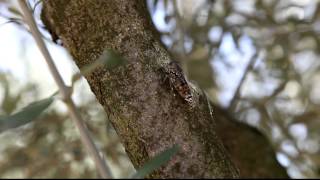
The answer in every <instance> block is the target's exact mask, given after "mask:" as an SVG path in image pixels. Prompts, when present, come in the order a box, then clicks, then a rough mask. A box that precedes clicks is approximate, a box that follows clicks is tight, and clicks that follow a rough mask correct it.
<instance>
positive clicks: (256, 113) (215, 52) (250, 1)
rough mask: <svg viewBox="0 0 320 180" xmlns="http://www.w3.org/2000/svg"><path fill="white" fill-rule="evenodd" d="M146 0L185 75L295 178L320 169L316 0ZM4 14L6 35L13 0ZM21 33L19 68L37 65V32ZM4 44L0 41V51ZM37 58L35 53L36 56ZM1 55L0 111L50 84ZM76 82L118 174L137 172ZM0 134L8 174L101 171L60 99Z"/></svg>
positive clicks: (3, 172)
mask: <svg viewBox="0 0 320 180" xmlns="http://www.w3.org/2000/svg"><path fill="white" fill-rule="evenodd" d="M29 2H30V5H31V7H35V5H37V6H36V8H34V9H35V11H34V14H35V17H36V18H37V22H38V23H39V26H40V27H43V25H42V23H41V20H40V18H39V14H40V11H41V3H37V2H38V1H36V0H30V1H29ZM147 2H148V6H149V10H150V14H151V16H152V18H153V21H154V24H155V26H156V27H157V29H158V30H159V31H160V33H161V38H162V41H163V43H164V44H165V45H166V47H167V48H168V50H169V51H170V52H171V53H172V54H173V57H174V58H175V60H178V61H179V62H180V63H181V65H182V67H183V69H184V70H185V72H186V74H187V76H188V79H189V80H190V81H191V82H193V83H195V84H196V85H198V86H200V87H201V88H202V89H204V90H205V91H206V93H207V94H208V97H209V98H210V99H211V100H212V102H214V103H215V104H216V105H218V106H221V107H223V108H225V109H227V110H228V111H229V112H230V114H233V116H234V117H235V119H238V120H239V121H241V122H244V123H247V124H249V125H251V126H254V127H256V128H257V129H259V130H260V131H261V132H263V133H264V134H265V135H266V137H268V139H269V141H270V142H271V144H272V146H273V148H274V151H275V152H277V159H278V161H279V162H280V164H281V165H282V166H284V167H286V168H287V170H288V174H289V175H290V176H291V177H293V178H302V177H309V178H314V177H320V134H319V130H318V129H319V128H320V121H319V115H320V111H319V109H318V107H319V104H320V85H319V83H317V82H319V81H320V71H319V70H320V67H319V66H320V62H319V49H320V39H319V33H320V6H319V1H317V0H304V1H300V0H281V1H277V0H238V1H231V0H176V1H171V0H170V1H169V0H148V1H147ZM0 16H1V17H0V18H1V19H0V20H1V26H0V36H2V35H1V32H3V31H1V28H2V29H5V28H7V27H8V26H12V28H16V29H24V25H23V24H22V23H21V20H20V19H21V16H20V13H19V10H18V8H17V5H16V3H15V1H6V0H0ZM7 22H10V23H7ZM42 32H43V35H44V37H45V38H46V39H48V45H50V46H52V48H60V47H59V46H56V45H53V44H52V43H51V42H50V36H48V33H47V32H46V31H45V29H42ZM17 33H18V34H19V40H20V43H19V46H14V47H12V48H16V52H17V53H20V54H21V57H20V64H23V65H24V66H23V68H25V69H28V68H29V71H31V70H30V69H32V68H30V67H32V65H30V64H32V63H35V62H34V61H35V60H34V59H33V60H32V61H31V60H28V61H27V59H30V57H29V58H28V53H27V52H24V51H29V50H30V49H29V48H27V46H29V44H31V43H33V41H32V40H31V39H28V38H26V37H27V36H29V34H28V33H26V31H25V30H23V31H18V32H17ZM21 34H22V35H21ZM17 36H18V35H17ZM21 49H22V50H21ZM53 52H56V50H53ZM5 53H6V52H5V51H2V50H1V49H0V54H5ZM59 53H60V54H63V56H65V57H67V58H65V59H62V60H61V59H59V60H57V62H56V63H61V64H63V65H64V66H60V67H63V68H65V69H71V70H69V71H70V72H71V73H69V71H68V70H66V71H68V73H62V74H63V75H64V76H65V78H66V79H67V81H68V80H70V79H71V78H70V74H71V75H72V74H74V73H76V72H77V70H76V66H75V65H74V64H73V63H71V60H70V58H68V56H67V55H65V52H60V51H59ZM61 56H62V55H61ZM0 57H2V56H0ZM5 57H9V58H10V56H5ZM41 58H42V57H40V55H38V57H37V59H41ZM54 59H57V58H55V57H54ZM4 61H10V59H4V58H1V61H0V62H1V63H0V84H1V86H0V104H1V106H0V115H9V114H12V113H14V112H16V111H18V110H19V109H21V108H22V107H24V106H25V105H27V104H28V103H30V102H33V101H35V100H39V99H41V98H43V97H48V96H49V95H50V94H52V93H53V92H54V90H55V89H52V87H54V86H52V85H50V82H51V79H50V75H49V76H48V75H47V76H45V77H49V78H47V79H48V80H47V79H46V80H45V81H44V79H41V78H40V77H39V76H44V75H43V74H41V73H43V71H41V72H29V73H26V77H25V79H23V80H21V77H19V76H17V75H16V74H17V72H16V71H19V70H17V69H16V71H12V70H8V69H10V68H5V67H4V66H3V62H4ZM58 61H60V62H58ZM15 65H17V64H15ZM15 65H14V67H16V66H15ZM17 66H18V65H17ZM58 68H59V65H58ZM63 68H61V69H63ZM32 70H33V71H34V70H35V69H32ZM26 71H28V70H26ZM37 73H38V74H37ZM47 73H48V72H47ZM35 74H36V75H35ZM34 77H36V78H34ZM37 78H40V79H37ZM49 79H50V80H49ZM41 80H42V81H41ZM79 81H80V82H78V83H77V84H76V86H75V91H74V92H75V95H74V98H75V100H76V101H77V104H78V106H79V108H80V110H81V112H82V114H83V116H84V119H86V120H87V121H86V123H87V125H88V127H89V129H90V131H91V132H92V135H93V136H94V140H95V142H96V144H97V145H98V147H99V148H101V149H102V150H103V152H104V153H105V154H106V159H107V160H108V164H110V165H111V166H112V167H113V169H112V172H113V174H114V175H115V176H116V177H128V176H129V175H130V174H132V172H133V171H134V170H133V167H132V165H131V162H130V161H129V160H128V158H127V155H126V154H125V152H124V150H123V147H122V145H121V144H120V141H119V139H118V137H117V136H116V134H115V131H114V130H113V128H112V125H111V124H109V123H108V121H107V120H106V117H107V116H106V114H105V113H104V111H103V110H102V107H101V106H100V105H99V104H98V103H97V101H96V99H95V97H94V96H93V95H92V93H91V92H90V88H89V86H88V85H87V82H86V81H85V80H84V79H80V80H79ZM43 84H44V86H48V87H43ZM0 142H1V146H0V152H1V153H0V177H2V178H6V177H52V178H64V177H66V178H67V177H69V178H71V177H80V178H84V177H87V178H92V177H97V174H96V171H95V170H94V164H93V162H92V161H91V160H90V158H89V157H88V156H87V155H86V152H85V150H84V149H83V147H82V145H81V143H80V140H79V136H78V132H77V130H76V129H75V128H74V126H73V124H72V123H71V121H70V120H69V119H68V116H67V114H66V111H65V109H64V105H63V104H62V103H60V102H54V104H53V105H52V106H51V107H50V108H49V109H48V110H47V111H46V113H44V114H42V116H40V117H39V118H37V120H36V121H34V122H32V123H30V124H27V125H25V126H23V127H20V128H16V129H13V130H9V131H6V132H4V133H2V134H0ZM248 153H250V152H248ZM257 160H258V159H257Z"/></svg>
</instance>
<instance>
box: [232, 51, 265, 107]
mask: <svg viewBox="0 0 320 180" xmlns="http://www.w3.org/2000/svg"><path fill="white" fill-rule="evenodd" d="M258 54H259V53H258V51H257V52H256V53H255V54H254V55H253V56H252V57H251V59H250V61H249V64H248V66H247V68H246V69H245V71H244V73H243V76H242V77H241V80H240V82H239V84H238V87H237V89H236V91H235V93H234V96H233V98H232V99H231V102H230V105H229V109H230V110H231V111H232V110H233V109H234V108H235V105H236V104H235V103H236V101H237V100H238V98H239V97H240V90H241V87H242V85H243V83H244V80H245V79H246V77H247V75H248V74H249V72H250V71H251V70H252V69H253V66H254V64H255V63H256V61H257V58H258Z"/></svg>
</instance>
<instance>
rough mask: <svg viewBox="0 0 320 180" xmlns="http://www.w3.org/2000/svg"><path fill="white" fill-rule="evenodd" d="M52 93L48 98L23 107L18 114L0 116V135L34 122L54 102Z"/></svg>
mask: <svg viewBox="0 0 320 180" xmlns="http://www.w3.org/2000/svg"><path fill="white" fill-rule="evenodd" d="M55 94H56V93H54V94H53V95H52V96H50V97H49V98H46V99H43V100H40V101H36V102H33V103H31V104H29V105H28V106H26V107H24V108H23V109H22V110H21V111H20V112H17V113H15V114H13V115H9V116H0V133H1V132H3V131H6V130H8V129H12V128H16V127H19V126H22V125H25V124H27V123H29V122H31V121H33V120H35V119H36V118H37V117H38V116H39V115H40V114H41V113H42V112H43V111H44V110H46V109H47V108H48V107H49V105H50V104H51V103H52V102H53V100H54V97H53V96H54V95H55Z"/></svg>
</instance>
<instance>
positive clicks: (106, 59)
mask: <svg viewBox="0 0 320 180" xmlns="http://www.w3.org/2000/svg"><path fill="white" fill-rule="evenodd" d="M126 62H127V61H126V60H125V59H124V58H122V57H121V56H120V55H119V54H118V53H116V52H114V51H112V50H105V51H104V52H103V53H102V55H101V56H100V57H99V58H98V59H97V60H96V61H95V62H93V63H92V64H89V65H87V66H84V67H83V68H81V69H80V72H81V74H79V73H77V74H75V75H74V76H73V77H72V84H74V83H75V82H76V81H77V80H78V79H80V77H81V75H83V76H84V75H87V74H89V73H91V72H93V71H94V70H95V69H96V68H97V67H99V66H101V65H105V68H106V69H109V70H110V69H113V68H116V67H118V66H120V65H124V64H126Z"/></svg>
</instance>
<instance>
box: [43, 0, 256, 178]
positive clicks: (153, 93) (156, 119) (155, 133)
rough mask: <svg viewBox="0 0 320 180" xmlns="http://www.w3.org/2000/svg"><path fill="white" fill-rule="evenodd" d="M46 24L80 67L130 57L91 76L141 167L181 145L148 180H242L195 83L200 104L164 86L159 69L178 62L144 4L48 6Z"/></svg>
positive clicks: (79, 0)
mask: <svg viewBox="0 0 320 180" xmlns="http://www.w3.org/2000/svg"><path fill="white" fill-rule="evenodd" d="M42 20H43V22H44V23H45V25H46V27H47V28H48V29H49V31H50V32H51V33H54V34H56V35H57V36H58V37H59V38H60V39H61V40H62V43H63V45H64V47H65V48H66V49H67V50H68V51H69V52H70V53H71V55H72V56H73V58H74V61H75V62H76V64H77V66H78V67H79V68H81V67H83V66H86V65H89V64H91V63H93V62H94V61H95V60H96V59H97V58H98V57H99V56H100V55H101V53H102V52H103V50H105V49H112V50H115V51H117V52H119V53H120V54H121V55H122V56H123V57H124V58H125V59H127V60H128V63H127V64H126V65H125V66H121V67H117V68H114V69H112V70H108V69H107V68H101V67H100V68H97V69H96V70H95V71H94V72H92V73H91V74H89V75H86V79H87V80H88V82H89V85H90V87H91V90H92V91H93V93H94V94H95V95H96V98H97V99H98V101H99V102H100V103H101V104H102V106H103V107H104V109H105V111H106V113H107V115H108V118H109V120H110V121H111V122H112V124H113V126H114V128H115V129H116V131H117V133H118V135H119V136H120V138H121V140H122V143H123V144H124V146H125V149H126V151H127V153H128V155H129V157H130V159H131V161H132V163H133V165H134V166H135V167H136V168H138V167H141V166H142V165H143V164H144V163H145V162H146V161H148V160H149V159H150V158H152V157H153V156H155V155H156V154H158V153H160V152H161V151H163V150H165V149H167V148H169V147H171V146H172V145H174V144H178V145H179V147H180V151H179V152H178V154H177V155H176V156H174V157H173V158H172V159H171V161H170V162H169V163H168V164H166V165H165V166H163V167H162V168H160V169H159V170H157V171H156V172H154V173H153V174H152V175H151V176H150V177H152V178H183V177H186V178H223V177H231V178H236V177H238V170H237V168H236V167H235V165H234V164H233V163H232V161H231V158H230V157H229V155H228V153H227V151H226V150H225V148H224V146H223V144H222V142H221V141H220V139H219V138H218V137H217V134H216V130H215V128H216V127H215V126H216V125H215V123H216V121H215V120H214V119H216V118H214V119H212V116H211V110H210V107H209V106H208V104H209V103H208V101H207V99H206V98H205V96H203V94H202V93H201V91H198V90H197V89H196V88H193V86H191V85H190V84H189V88H190V89H192V95H193V98H192V101H194V102H195V106H191V105H190V103H188V102H187V101H186V99H184V98H183V97H182V96H181V95H180V94H179V93H177V92H176V91H175V90H173V89H172V88H171V86H173V87H175V86H177V85H179V84H172V83H171V84H170V83H167V82H166V81H163V79H164V76H166V74H165V73H164V72H163V71H161V69H163V68H166V67H167V64H168V62H170V61H172V59H171V57H170V55H169V53H168V52H167V51H166V50H165V48H164V47H163V46H162V44H161V43H160V41H159V35H158V34H157V31H156V30H155V28H154V26H153V24H152V22H151V19H150V17H149V14H148V11H147V7H146V3H145V1H138V0H118V1H110V0H109V1H101V0H90V1H86V0H54V1H44V9H43V13H42ZM175 73H178V72H174V73H173V74H174V75H175ZM172 82H173V83H175V81H172ZM230 152H232V151H230ZM248 153H250V152H248ZM232 159H234V157H232ZM240 164H241V163H240ZM240 169H241V167H240ZM252 171H254V169H252Z"/></svg>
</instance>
